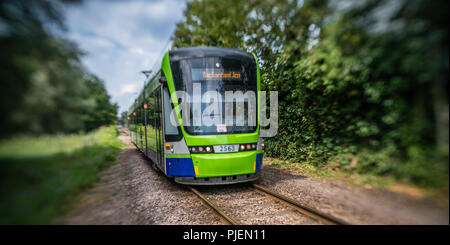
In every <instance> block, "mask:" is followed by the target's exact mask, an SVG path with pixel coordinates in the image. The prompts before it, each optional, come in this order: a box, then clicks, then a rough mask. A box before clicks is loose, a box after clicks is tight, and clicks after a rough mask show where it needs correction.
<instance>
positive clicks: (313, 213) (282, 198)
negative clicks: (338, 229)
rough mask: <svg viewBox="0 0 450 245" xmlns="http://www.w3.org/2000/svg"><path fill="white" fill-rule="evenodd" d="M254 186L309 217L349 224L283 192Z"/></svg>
mask: <svg viewBox="0 0 450 245" xmlns="http://www.w3.org/2000/svg"><path fill="white" fill-rule="evenodd" d="M252 186H253V187H254V188H255V189H256V190H258V191H260V192H262V193H263V194H266V195H267V196H269V197H272V198H274V199H276V200H280V201H282V202H284V203H287V204H289V206H292V207H294V208H295V209H297V210H298V211H299V212H301V213H303V214H305V215H307V216H309V217H312V218H314V219H316V220H317V219H318V220H321V221H322V222H323V223H325V224H330V225H349V223H347V222H345V221H343V220H341V219H338V218H336V217H333V216H330V215H328V214H324V213H322V212H320V211H317V210H315V209H313V208H310V207H308V206H305V205H303V204H301V203H299V202H297V201H295V200H293V199H290V198H289V197H286V196H283V195H281V194H278V193H276V192H274V191H272V190H269V189H267V188H265V187H262V186H260V185H257V184H252Z"/></svg>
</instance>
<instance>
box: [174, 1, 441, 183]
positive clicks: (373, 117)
mask: <svg viewBox="0 0 450 245" xmlns="http://www.w3.org/2000/svg"><path fill="white" fill-rule="evenodd" d="M337 5H338V6H336V3H335V2H334V3H333V2H332V1H325V0H324V1H299V2H295V1H257V0H253V1H246V2H243V1H228V2H227V4H222V3H221V2H220V3H219V2H216V1H207V0H204V1H201V0H194V1H192V2H190V3H188V4H187V8H186V10H185V17H186V20H185V21H184V22H181V23H179V24H178V25H177V30H176V31H175V37H174V46H175V47H186V46H199V45H215V46H224V47H232V48H239V49H244V50H247V51H249V52H252V51H253V52H255V53H256V55H257V56H258V58H259V59H260V61H261V62H260V65H261V74H262V89H263V90H266V91H269V90H272V91H274V90H275V91H278V93H279V95H278V98H279V119H280V120H279V128H278V134H277V136H275V137H273V138H268V139H266V141H265V155H266V156H271V157H277V158H280V159H282V160H287V159H290V160H292V161H297V162H307V163H310V164H313V165H315V166H318V167H321V166H325V165H330V164H331V163H330V162H332V160H333V159H337V158H336V157H338V159H339V161H342V166H340V167H346V168H347V169H349V170H348V171H354V172H358V173H370V174H374V175H391V176H394V177H396V178H398V179H407V180H409V181H412V182H413V183H416V184H419V185H422V186H426V185H428V186H434V187H438V186H440V185H445V184H446V183H447V184H448V93H447V92H445V91H447V90H448V60H449V58H448V22H447V17H448V2H447V1H433V2H432V3H430V2H428V1H424V0H414V1H388V0H385V1H372V0H371V1H365V2H364V3H359V4H356V3H354V4H350V5H349V6H348V7H347V8H346V9H341V10H337V8H338V7H339V6H340V4H337ZM341 156H352V157H354V158H357V159H358V160H357V161H354V162H357V164H356V166H351V167H349V166H346V165H345V163H346V160H345V159H344V158H342V157H341Z"/></svg>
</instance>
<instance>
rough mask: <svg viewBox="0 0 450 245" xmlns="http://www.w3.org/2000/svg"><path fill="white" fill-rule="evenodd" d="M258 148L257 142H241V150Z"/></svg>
mask: <svg viewBox="0 0 450 245" xmlns="http://www.w3.org/2000/svg"><path fill="white" fill-rule="evenodd" d="M251 150H256V144H241V145H239V151H251Z"/></svg>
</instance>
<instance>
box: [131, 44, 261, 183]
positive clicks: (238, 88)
mask: <svg viewBox="0 0 450 245" xmlns="http://www.w3.org/2000/svg"><path fill="white" fill-rule="evenodd" d="M259 91H260V73H259V67H258V60H257V58H256V56H255V54H251V53H247V52H244V51H240V50H236V49H230V48H218V47H191V48H179V49H174V50H171V51H168V52H166V53H165V54H164V56H163V58H162V61H161V68H160V69H158V71H154V72H153V73H152V75H151V76H149V77H148V79H147V80H146V82H145V86H144V89H143V91H142V92H141V93H140V94H139V96H138V97H137V99H136V100H135V103H134V104H133V105H132V106H131V107H130V109H129V111H128V112H129V115H128V128H129V132H130V136H131V139H132V142H133V143H134V144H135V145H136V147H137V148H138V149H139V150H140V151H142V152H143V153H144V155H145V156H146V157H147V158H149V159H150V160H151V161H152V162H153V164H154V165H155V167H156V168H157V169H159V170H160V171H161V172H162V173H164V174H165V175H166V176H168V177H171V178H174V180H175V182H177V183H181V184H187V185H216V184H234V183H241V182H249V181H254V180H256V179H257V177H258V172H259V170H260V169H261V165H262V158H263V151H262V150H263V146H264V144H263V140H262V138H261V137H260V127H259V114H260V110H259V104H260V103H259V102H260V101H259V93H258V92H259ZM180 92H181V93H180ZM179 94H183V96H184V97H183V98H181V96H178V95H179ZM230 94H231V95H236V94H238V95H252V94H254V95H255V96H256V97H255V99H252V98H250V97H251V96H249V97H245V96H241V97H242V98H238V96H236V97H233V96H231V99H229V97H228V95H230ZM214 95H215V96H214ZM205 98H206V99H205ZM211 98H215V101H214V100H212V99H211ZM233 98H234V99H233ZM183 100H184V101H183ZM182 105H183V106H184V107H183V106H182ZM212 105H213V106H212ZM239 106H241V107H239ZM211 107H214V108H213V109H214V110H211ZM242 107H243V112H244V113H243V114H244V118H242V116H241V115H238V111H239V109H238V108H242ZM208 108H209V111H212V113H210V114H208V113H207V110H208ZM230 109H231V113H228V114H227V113H225V112H227V111H228V112H229V111H230ZM205 110H206V113H205ZM202 112H203V113H202ZM241 112H242V110H241ZM171 117H172V118H171ZM207 121H210V123H209V124H208V123H204V122H207ZM211 121H212V123H211ZM225 122H226V123H225Z"/></svg>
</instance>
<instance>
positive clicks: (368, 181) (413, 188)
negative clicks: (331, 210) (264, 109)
mask: <svg viewBox="0 0 450 245" xmlns="http://www.w3.org/2000/svg"><path fill="white" fill-rule="evenodd" d="M264 162H265V164H266V165H268V166H272V167H276V168H282V169H290V170H293V171H295V172H297V173H300V174H302V175H306V176H309V177H316V178H322V179H339V180H342V181H344V182H345V183H347V184H350V185H351V186H358V187H361V186H364V187H370V188H372V187H374V188H381V189H388V190H392V191H396V192H399V191H400V192H403V193H407V194H411V195H414V196H419V197H420V198H427V199H433V200H435V201H438V202H439V203H444V204H448V188H447V189H445V188H444V189H442V188H424V187H421V186H417V185H414V184H413V183H411V182H409V181H405V180H399V179H396V178H394V177H392V176H377V175H374V174H359V173H356V172H351V173H349V172H347V171H345V170H342V169H340V168H336V167H333V166H338V164H333V163H329V164H326V165H325V166H323V167H316V166H314V165H312V164H309V163H298V162H291V161H283V160H279V159H276V158H268V157H265V158H264ZM447 186H448V185H447Z"/></svg>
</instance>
